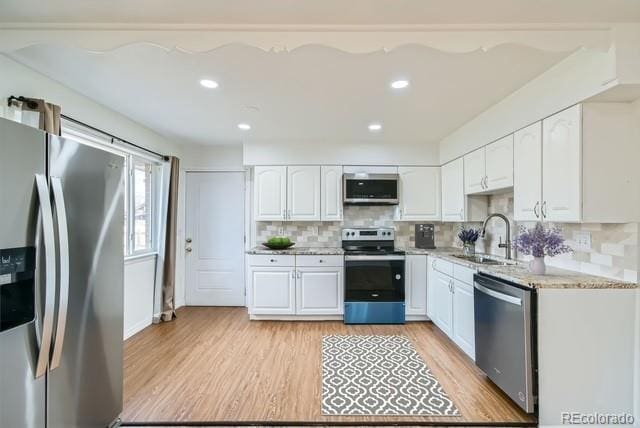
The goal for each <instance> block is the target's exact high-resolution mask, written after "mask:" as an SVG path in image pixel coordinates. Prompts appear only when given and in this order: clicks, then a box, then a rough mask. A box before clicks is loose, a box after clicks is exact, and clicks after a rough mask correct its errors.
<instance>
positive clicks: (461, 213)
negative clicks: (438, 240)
mask: <svg viewBox="0 0 640 428" xmlns="http://www.w3.org/2000/svg"><path fill="white" fill-rule="evenodd" d="M459 216H460V220H464V208H460V214H459Z"/></svg>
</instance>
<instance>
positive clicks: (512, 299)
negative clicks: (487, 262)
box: [474, 282, 522, 306]
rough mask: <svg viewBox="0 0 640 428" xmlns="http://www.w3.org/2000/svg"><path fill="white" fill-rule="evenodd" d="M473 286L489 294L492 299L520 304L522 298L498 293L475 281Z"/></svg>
mask: <svg viewBox="0 0 640 428" xmlns="http://www.w3.org/2000/svg"><path fill="white" fill-rule="evenodd" d="M474 287H475V288H476V290H478V291H480V292H481V293H484V294H486V295H488V296H491V297H493V298H494V299H498V300H502V301H503V302H507V303H511V304H512V305H516V306H522V299H518V298H517V297H513V296H509V295H508V294H503V293H499V292H497V291H495V290H492V289H490V288H487V287H485V286H483V285H480V284H478V283H477V282H476V283H475V284H474Z"/></svg>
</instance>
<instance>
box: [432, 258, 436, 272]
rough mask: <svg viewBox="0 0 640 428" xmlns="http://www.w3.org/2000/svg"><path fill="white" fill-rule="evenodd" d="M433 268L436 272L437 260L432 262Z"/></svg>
mask: <svg viewBox="0 0 640 428" xmlns="http://www.w3.org/2000/svg"><path fill="white" fill-rule="evenodd" d="M431 267H432V268H433V270H436V259H433V260H431Z"/></svg>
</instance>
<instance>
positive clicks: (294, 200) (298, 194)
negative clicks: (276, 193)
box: [287, 166, 320, 221]
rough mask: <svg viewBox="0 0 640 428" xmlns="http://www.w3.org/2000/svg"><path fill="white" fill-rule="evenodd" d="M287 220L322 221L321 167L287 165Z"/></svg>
mask: <svg viewBox="0 0 640 428" xmlns="http://www.w3.org/2000/svg"><path fill="white" fill-rule="evenodd" d="M287 220H294V221H296V220H302V221H320V167H319V166H289V167H287Z"/></svg>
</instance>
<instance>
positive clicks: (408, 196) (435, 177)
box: [396, 166, 441, 221]
mask: <svg viewBox="0 0 640 428" xmlns="http://www.w3.org/2000/svg"><path fill="white" fill-rule="evenodd" d="M398 175H399V177H400V180H399V189H400V205H399V206H398V212H397V217H396V219H397V220H407V221H422V220H440V200H441V198H440V191H441V188H440V168H439V167H426V166H421V167H399V168H398Z"/></svg>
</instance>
